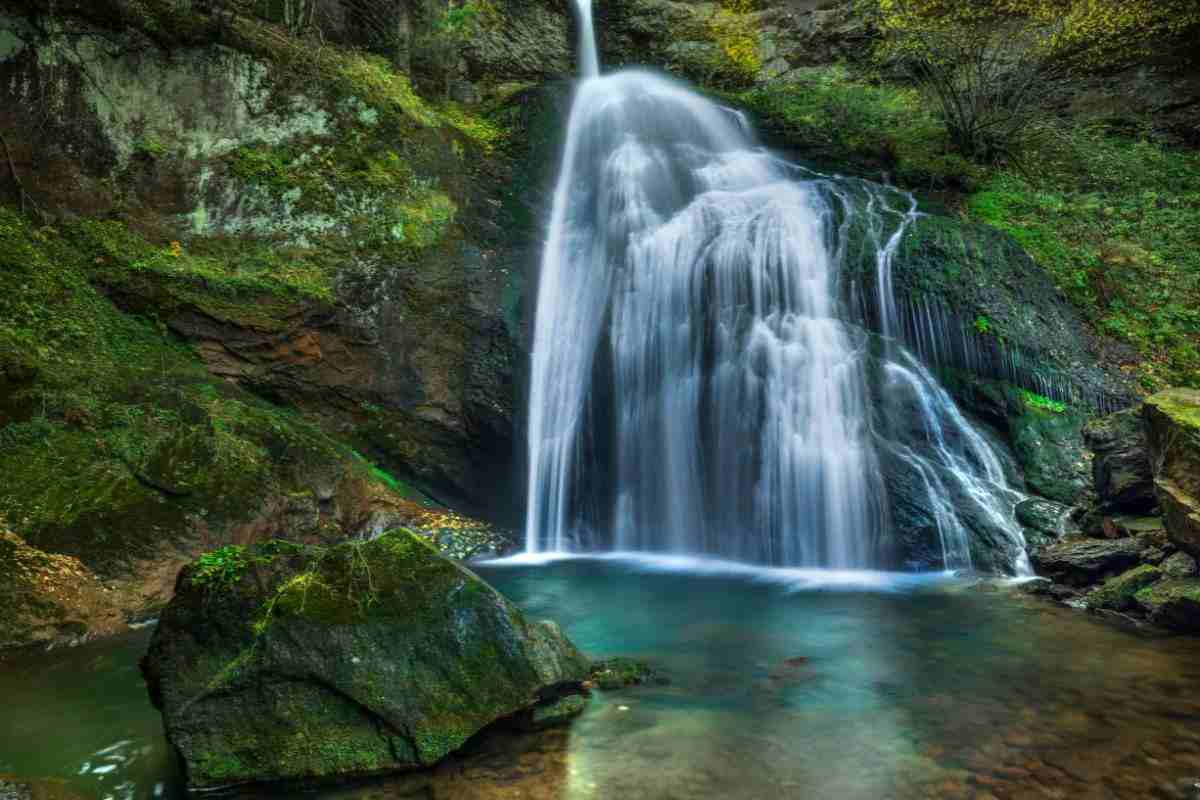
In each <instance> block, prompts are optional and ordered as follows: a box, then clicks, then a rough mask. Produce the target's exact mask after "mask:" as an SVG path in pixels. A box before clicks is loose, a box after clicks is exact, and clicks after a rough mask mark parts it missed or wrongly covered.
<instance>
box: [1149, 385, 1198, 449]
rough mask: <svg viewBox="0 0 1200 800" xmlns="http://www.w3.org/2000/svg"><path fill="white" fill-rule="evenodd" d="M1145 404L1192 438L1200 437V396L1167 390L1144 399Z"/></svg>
mask: <svg viewBox="0 0 1200 800" xmlns="http://www.w3.org/2000/svg"><path fill="white" fill-rule="evenodd" d="M1146 403H1147V404H1148V405H1151V406H1153V407H1154V408H1155V409H1156V410H1158V411H1159V412H1160V413H1162V414H1163V415H1165V416H1166V417H1168V418H1169V419H1170V420H1171V421H1172V422H1174V423H1175V424H1176V425H1178V426H1179V427H1180V428H1182V429H1183V430H1184V431H1186V432H1188V433H1190V434H1191V435H1192V436H1194V437H1200V394H1197V393H1195V392H1189V391H1186V390H1167V391H1165V392H1159V393H1158V394H1155V395H1151V396H1150V397H1148V398H1146ZM1197 441H1200V439H1198V440H1197Z"/></svg>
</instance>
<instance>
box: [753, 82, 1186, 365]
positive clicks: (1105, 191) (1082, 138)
mask: <svg viewBox="0 0 1200 800" xmlns="http://www.w3.org/2000/svg"><path fill="white" fill-rule="evenodd" d="M922 98H923V95H922V94H921V93H920V92H919V91H917V90H916V89H915V88H913V87H911V86H905V85H898V84H895V83H893V82H889V81H886V80H880V79H878V78H877V77H876V78H873V77H871V76H870V75H869V74H863V73H860V72H856V71H853V70H849V69H847V68H845V67H839V66H834V67H828V68H814V69H812V70H809V71H807V73H806V74H805V75H804V76H803V79H800V80H796V81H793V82H787V83H773V84H765V85H761V86H758V87H756V88H753V89H750V90H748V91H746V92H743V93H740V94H736V95H734V96H733V99H734V100H735V101H737V102H739V103H740V104H742V105H744V106H745V107H747V108H748V109H750V110H751V111H752V112H754V113H755V114H756V116H758V118H759V119H761V120H762V127H763V131H764V133H765V134H766V135H767V136H768V137H769V138H770V139H771V140H773V141H775V142H777V143H780V144H784V145H787V146H793V147H794V148H795V149H796V150H798V151H799V154H800V155H801V156H808V157H810V158H812V159H813V160H814V162H815V163H816V164H817V165H818V166H822V165H829V166H831V167H833V168H834V169H843V170H850V171H854V172H859V173H865V174H868V175H875V176H881V177H883V178H884V179H890V180H892V181H895V182H896V183H897V184H898V185H900V186H902V187H905V188H909V189H912V190H915V191H916V192H918V193H919V194H921V195H923V196H925V197H927V198H928V199H929V200H930V201H931V202H932V203H933V204H934V206H935V207H936V206H938V205H941V206H943V207H944V208H946V209H947V210H948V211H949V212H951V213H953V214H956V215H958V216H960V217H962V218H964V219H970V220H978V221H980V222H985V223H988V224H990V225H992V226H994V227H997V228H999V229H1001V230H1003V231H1005V232H1007V233H1009V234H1011V235H1012V236H1013V237H1014V238H1015V239H1016V240H1017V241H1018V242H1020V243H1021V245H1022V246H1023V247H1025V249H1027V250H1028V251H1029V252H1030V254H1031V255H1032V256H1033V257H1034V258H1035V259H1036V260H1037V262H1038V263H1039V264H1040V265H1041V266H1043V267H1044V268H1045V269H1046V270H1047V271H1048V272H1049V273H1050V275H1051V276H1052V277H1053V279H1054V281H1055V283H1056V284H1057V286H1058V287H1059V289H1060V290H1062V291H1063V292H1064V293H1065V295H1066V296H1067V297H1068V298H1069V299H1070V300H1071V301H1072V303H1073V304H1074V305H1075V306H1076V307H1077V308H1079V309H1080V311H1081V312H1082V313H1083V315H1084V316H1085V318H1086V319H1088V320H1089V321H1090V322H1091V323H1092V325H1093V326H1094V327H1095V329H1096V330H1097V331H1099V332H1101V333H1103V334H1106V335H1108V336H1110V337H1112V338H1113V339H1115V340H1116V341H1119V342H1123V343H1125V344H1127V345H1128V346H1129V347H1130V348H1131V349H1132V352H1133V353H1134V354H1135V355H1132V357H1127V358H1125V359H1124V363H1123V364H1122V368H1123V369H1125V370H1127V371H1129V372H1130V373H1131V374H1133V375H1134V376H1136V377H1137V379H1138V380H1139V381H1140V382H1141V383H1142V385H1143V386H1144V387H1145V388H1146V389H1156V388H1161V387H1163V386H1168V385H1177V384H1183V385H1200V153H1196V152H1194V151H1192V150H1189V149H1186V148H1181V147H1180V146H1178V145H1177V144H1175V143H1173V141H1172V140H1171V138H1170V137H1166V136H1164V135H1162V134H1159V133H1156V132H1155V131H1154V129H1153V128H1152V127H1147V128H1145V129H1142V130H1130V129H1128V128H1126V127H1124V126H1122V127H1119V128H1114V127H1111V126H1106V125H1104V124H1102V123H1101V122H1098V121H1094V122H1088V121H1086V120H1083V119H1077V120H1072V121H1069V122H1067V123H1065V124H1064V126H1063V127H1061V128H1060V129H1058V130H1057V131H1056V132H1055V134H1054V135H1053V136H1049V137H1046V138H1043V139H1040V140H1039V141H1038V142H1037V143H1036V144H1035V145H1033V146H1031V147H1030V148H1029V149H1027V150H1025V151H1024V152H1022V154H1021V157H1020V160H1019V161H1012V162H1002V163H993V164H987V163H979V162H975V161H972V160H970V159H969V158H967V157H966V156H964V155H963V154H962V153H960V152H959V151H957V150H956V149H955V147H954V146H953V143H952V141H951V138H950V136H949V133H948V132H947V130H946V127H945V124H944V122H943V121H942V119H941V118H940V117H939V116H938V115H937V114H936V113H934V112H933V111H932V110H931V108H930V106H929V105H928V104H926V103H924V102H923V99H922ZM1144 122H1145V123H1146V124H1151V123H1152V121H1151V120H1144Z"/></svg>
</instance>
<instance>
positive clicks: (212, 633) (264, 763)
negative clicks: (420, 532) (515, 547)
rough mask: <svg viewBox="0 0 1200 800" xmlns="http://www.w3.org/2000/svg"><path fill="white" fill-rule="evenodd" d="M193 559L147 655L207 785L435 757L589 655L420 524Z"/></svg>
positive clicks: (563, 690)
mask: <svg viewBox="0 0 1200 800" xmlns="http://www.w3.org/2000/svg"><path fill="white" fill-rule="evenodd" d="M233 556H234V554H233V553H224V554H214V556H213V557H212V558H210V559H208V561H207V562H204V563H196V564H193V565H192V566H189V567H187V568H185V569H184V570H183V571H182V572H181V574H180V577H179V581H178V584H177V587H176V597H175V599H174V600H173V601H172V603H171V604H170V605H169V606H168V607H167V609H166V611H165V612H164V613H163V615H162V618H161V622H160V624H159V627H158V629H157V630H156V631H155V635H154V639H153V641H152V642H151V645H150V650H149V653H148V654H147V656H146V658H145V660H144V662H143V669H144V672H145V674H146V678H147V682H148V685H149V688H150V692H151V697H152V699H153V700H154V702H155V704H156V705H157V706H158V707H159V708H160V709H161V710H162V712H163V721H164V725H165V727H166V732H167V737H168V739H169V740H170V741H171V743H172V744H173V745H174V746H175V748H176V749H177V750H178V751H179V753H180V755H181V756H182V759H183V763H184V765H185V768H186V772H187V781H188V785H189V786H190V787H192V788H194V789H201V788H211V787H216V786H222V785H228V784H237V783H246V782H252V781H267V780H278V779H298V778H314V777H332V776H348V775H361V774H369V773H377V772H385V771H393V770H406V769H415V768H421V767H428V766H431V765H433V764H435V763H436V762H437V761H438V760H440V759H441V758H443V757H444V756H446V755H447V754H448V753H450V752H452V751H454V750H456V749H457V748H459V747H460V746H461V745H462V744H463V743H464V742H466V741H467V739H468V738H470V737H471V736H472V735H474V734H475V733H476V732H478V731H479V730H481V729H482V728H484V727H485V726H487V725H489V724H491V723H493V722H496V721H497V720H501V719H505V718H508V717H512V716H513V715H515V714H518V713H521V712H525V711H527V710H529V709H533V708H535V707H537V706H538V705H539V704H541V703H551V704H552V703H555V702H557V701H559V700H560V699H561V698H562V697H563V696H566V695H570V694H572V693H578V692H579V691H580V690H581V687H582V683H583V681H584V680H585V679H586V678H587V674H588V663H587V661H586V660H585V659H584V658H583V657H582V656H581V655H580V654H579V652H578V651H577V650H576V649H575V648H574V646H573V645H572V644H571V643H570V642H569V641H568V640H567V639H566V638H565V637H564V636H563V635H562V633H561V632H560V631H559V629H558V628H557V626H555V625H554V624H553V623H549V622H541V623H534V622H530V621H528V620H526V619H525V617H524V616H523V615H522V614H521V612H520V611H518V610H517V609H516V608H515V607H514V606H513V605H512V604H511V603H509V602H508V601H507V600H506V599H505V598H504V597H502V596H501V595H500V594H499V593H498V592H496V591H495V590H494V589H492V588H491V587H490V586H488V585H487V584H486V583H484V582H483V581H482V580H480V579H479V578H478V577H477V576H475V575H474V574H473V573H471V572H470V571H468V570H467V569H465V568H463V567H462V566H459V565H458V564H456V563H454V562H452V561H450V560H448V559H446V558H444V557H442V556H441V555H439V554H438V553H437V552H436V551H435V550H434V549H433V548H432V547H431V546H430V545H429V544H428V543H427V542H425V541H424V540H423V539H421V538H420V537H418V536H415V535H414V534H411V533H409V532H407V531H404V530H398V531H393V532H391V533H387V534H384V535H383V536H381V537H379V538H376V539H374V540H371V541H369V542H350V543H345V544H342V545H338V546H336V547H333V548H328V549H322V548H305V547H298V546H295V545H289V544H285V543H267V544H264V545H262V546H260V547H257V548H252V549H248V550H245V551H241V552H240V553H237V554H236V558H234V557H233Z"/></svg>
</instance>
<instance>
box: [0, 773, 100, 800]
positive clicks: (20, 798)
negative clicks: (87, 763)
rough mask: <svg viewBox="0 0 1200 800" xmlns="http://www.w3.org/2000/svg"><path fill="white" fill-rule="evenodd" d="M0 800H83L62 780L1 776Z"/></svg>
mask: <svg viewBox="0 0 1200 800" xmlns="http://www.w3.org/2000/svg"><path fill="white" fill-rule="evenodd" d="M0 800H83V796H82V795H80V794H77V793H76V792H74V791H72V790H71V789H69V788H68V787H67V782H66V781H62V780H34V781H30V780H25V779H23V778H22V779H18V778H14V777H12V776H9V775H0Z"/></svg>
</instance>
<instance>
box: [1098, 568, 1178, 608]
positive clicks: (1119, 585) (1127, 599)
mask: <svg viewBox="0 0 1200 800" xmlns="http://www.w3.org/2000/svg"><path fill="white" fill-rule="evenodd" d="M1161 577H1162V571H1161V570H1159V568H1158V567H1155V566H1153V565H1150V564H1142V565H1141V566H1138V567H1134V568H1133V569H1131V570H1129V571H1128V572H1123V573H1121V574H1120V575H1118V576H1117V577H1115V578H1110V579H1108V580H1107V581H1105V582H1104V585H1103V586H1101V587H1100V588H1098V589H1096V590H1095V591H1094V592H1092V593H1091V594H1089V595H1088V597H1087V606H1088V608H1102V609H1107V610H1110V611H1126V610H1128V609H1130V608H1133V607H1135V606H1136V605H1137V604H1136V602H1135V600H1134V595H1136V594H1137V593H1138V592H1139V591H1141V590H1142V589H1145V588H1146V587H1147V586H1149V585H1150V584H1152V583H1154V582H1155V581H1157V580H1158V579H1159V578H1161Z"/></svg>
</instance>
